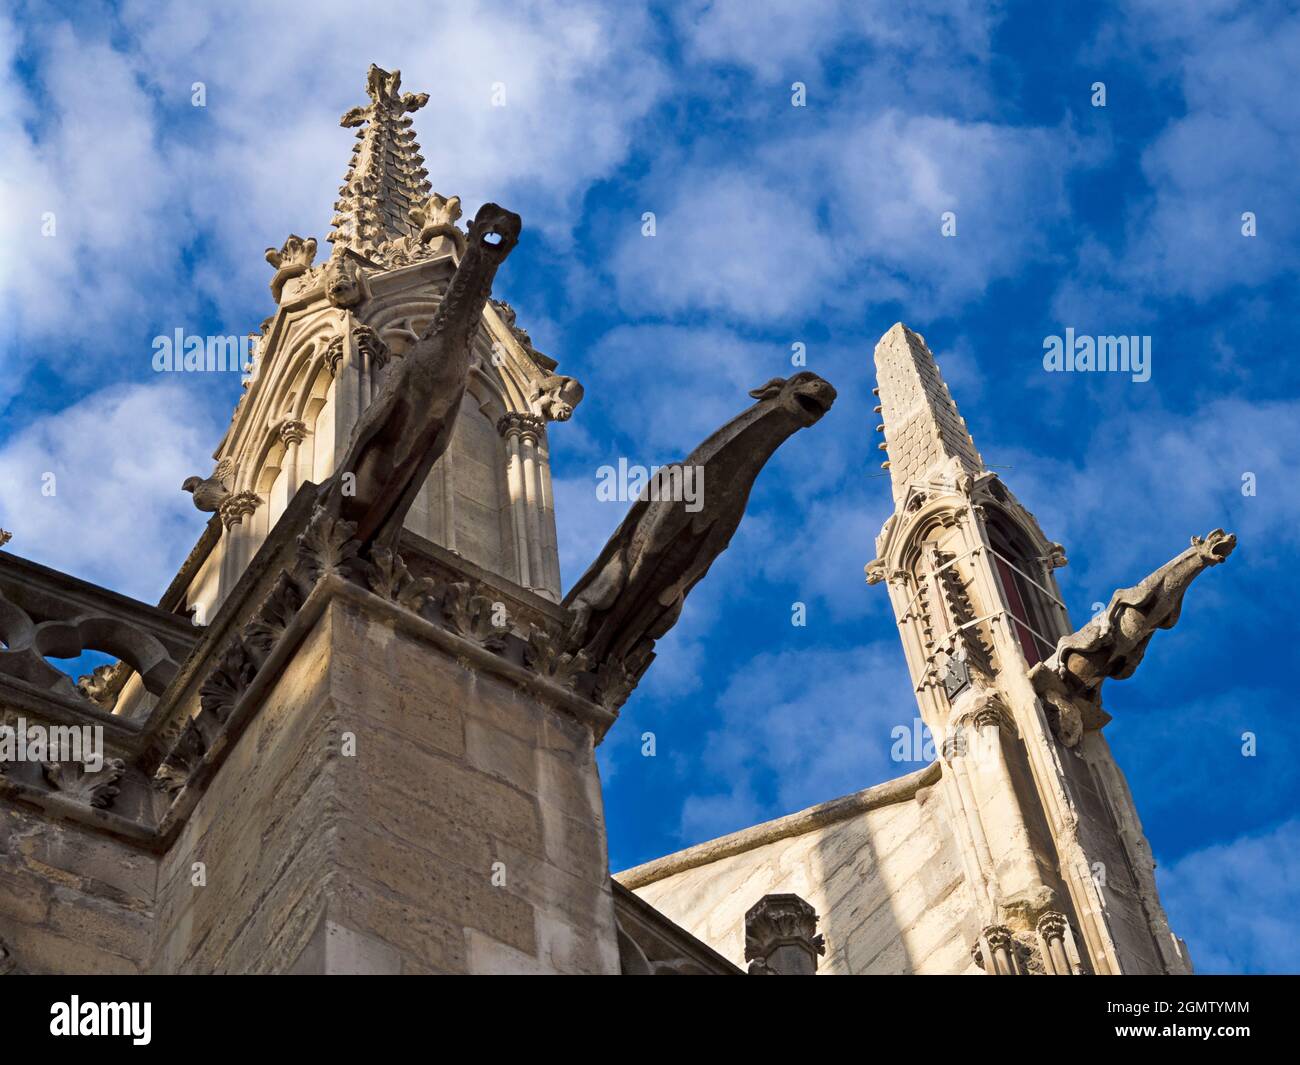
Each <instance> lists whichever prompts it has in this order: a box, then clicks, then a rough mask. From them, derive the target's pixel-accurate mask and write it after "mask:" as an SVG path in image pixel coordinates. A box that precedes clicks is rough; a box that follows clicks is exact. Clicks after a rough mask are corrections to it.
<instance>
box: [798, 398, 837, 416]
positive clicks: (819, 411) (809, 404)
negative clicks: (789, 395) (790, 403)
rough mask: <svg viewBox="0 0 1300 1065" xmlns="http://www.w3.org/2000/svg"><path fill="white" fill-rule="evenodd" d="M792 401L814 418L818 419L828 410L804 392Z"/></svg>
mask: <svg viewBox="0 0 1300 1065" xmlns="http://www.w3.org/2000/svg"><path fill="white" fill-rule="evenodd" d="M794 401H795V402H796V403H798V404H799V406H800V407H802V408H803V409H804V410H805V411H807V412H808V413H809V414H811V415H812V416H813V417H814V418H820V417H821V416H822V415H823V414H825V413H826V412H827V410H829V409H830V408H829V407H827V406H826V404H824V403H822V402H819V400H818V398H817V397H815V396H810V395H808V394H807V393H806V392H800V393H799V394H798V395H797V396H795V397H794Z"/></svg>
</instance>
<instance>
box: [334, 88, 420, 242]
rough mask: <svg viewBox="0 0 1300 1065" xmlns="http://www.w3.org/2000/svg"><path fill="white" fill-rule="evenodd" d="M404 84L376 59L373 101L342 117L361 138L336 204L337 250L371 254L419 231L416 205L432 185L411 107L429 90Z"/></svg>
mask: <svg viewBox="0 0 1300 1065" xmlns="http://www.w3.org/2000/svg"><path fill="white" fill-rule="evenodd" d="M401 84H402V73H401V71H400V70H394V71H393V72H392V73H391V74H390V73H389V72H388V71H386V70H380V69H379V67H377V66H375V65H374V64H373V63H372V64H371V65H370V72H369V74H368V75H367V78H366V93H367V95H369V97H370V103H369V104H367V105H366V106H365V107H354V108H352V110H350V111H349V112H348V113H347V114H345V115H344V116H343V117H342V118H341V119H340V120H339V124H340V125H342V126H345V127H348V128H352V127H356V128H357V144H356V146H355V147H354V148H353V149H352V161H351V163H350V164H349V166H348V173H347V177H346V178H344V180H343V185H342V187H341V188H340V189H339V198H338V200H337V202H335V204H334V212H335V213H334V218H333V219H332V220H331V224H332V225H333V226H334V227H335V229H334V232H333V233H331V234H330V237H329V239H330V240H331V241H333V242H334V246H335V250H336V251H337V250H338V249H339V248H350V249H351V250H352V251H355V252H357V253H358V254H361V255H370V254H371V253H372V252H374V251H375V249H377V248H378V247H379V246H381V245H383V244H386V243H388V242H389V241H392V240H398V239H400V238H403V237H416V236H418V235H419V232H420V226H419V225H418V224H417V222H416V221H415V220H413V219H412V218H411V209H412V208H416V210H417V211H418V210H421V209H422V208H423V207H424V206H425V204H426V202H427V200H428V197H429V193H430V192H431V191H432V187H431V186H430V184H429V182H428V181H427V180H426V179H427V177H428V171H427V170H425V169H424V165H423V164H424V157H423V156H422V155H421V154H420V146H419V145H418V144H417V143H416V140H415V133H414V132H413V131H412V129H411V118H410V117H409V115H408V114H407V113H408V112H410V111H418V110H419V109H420V108H421V107H423V106H424V105H425V104H426V103H428V101H429V96H428V94H427V93H410V92H408V93H399V92H398V90H399V89H400V87H401Z"/></svg>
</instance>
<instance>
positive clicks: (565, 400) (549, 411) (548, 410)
mask: <svg viewBox="0 0 1300 1065" xmlns="http://www.w3.org/2000/svg"><path fill="white" fill-rule="evenodd" d="M583 392H584V390H583V387H582V385H581V384H579V383H578V382H577V381H576V380H574V379H573V378H572V377H565V376H563V375H562V374H555V373H553V374H547V375H546V376H545V377H543V378H542V379H541V380H540V381H538V382H537V385H536V386H535V387H534V388H533V391H532V395H531V396H529V399H531V400H532V402H533V406H534V408H535V409H536V410H537V413H538V414H540V415H541V416H542V417H543V418H545V419H546V420H547V421H553V422H567V421H568V420H569V419H570V418H572V417H573V408H574V407H576V406H577V405H578V404H579V403H581V402H582V397H583Z"/></svg>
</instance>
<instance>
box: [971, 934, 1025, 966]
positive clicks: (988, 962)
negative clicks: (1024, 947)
mask: <svg viewBox="0 0 1300 1065" xmlns="http://www.w3.org/2000/svg"><path fill="white" fill-rule="evenodd" d="M971 957H973V958H974V959H975V964H976V965H978V966H979V967H980V968H981V969H983V970H984V972H985V973H986V974H988V975H989V976H1022V975H1024V974H1023V971H1022V970H1021V968H1020V959H1019V957H1018V956H1017V952H1016V941H1015V937H1014V936H1013V935H1012V934H1011V929H1010V928H1008V927H1007V926H1006V925H1000V924H996V925H989V926H988V927H987V928H985V929H984V930H983V931H982V932H981V933H980V937H979V939H978V940H977V941H976V943H975V946H973V947H972V948H971Z"/></svg>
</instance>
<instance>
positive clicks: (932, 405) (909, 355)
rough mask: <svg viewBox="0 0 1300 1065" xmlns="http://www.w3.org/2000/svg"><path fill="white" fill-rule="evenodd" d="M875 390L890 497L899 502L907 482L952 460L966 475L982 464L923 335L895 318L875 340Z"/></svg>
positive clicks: (938, 471)
mask: <svg viewBox="0 0 1300 1065" xmlns="http://www.w3.org/2000/svg"><path fill="white" fill-rule="evenodd" d="M875 362H876V379H877V382H878V387H877V388H876V389H875V392H876V394H877V395H878V396H879V397H880V404H879V413H880V422H881V424H880V426H878V431H882V432H883V433H884V435H885V440H884V443H882V444H881V445H880V447H881V448H882V449H883V450H885V451H887V452H888V454H889V459H888V463H887V464H886V467H885V468H887V469H888V470H889V475H890V481H891V483H892V485H893V491H894V502H895V503H896V504H901V503H902V502H903V500H904V498H905V497H906V495H907V490H908V486H909V485H911V484H913V483H916V482H922V481H926V480H929V479H932V478H935V477H937V476H939V475H941V474H942V473H943V472H945V471H946V470H948V469H950V468H951V466H952V463H953V461H954V460H956V461H957V462H958V463H960V465H961V466H962V467H963V468H965V470H966V471H967V472H969V473H971V474H976V473H979V472H981V471H982V470H983V468H984V464H983V460H981V458H980V455H979V452H978V451H977V450H976V449H975V442H974V441H973V440H972V439H971V436H970V433H969V432H968V431H967V429H966V422H965V420H964V419H963V418H962V417H961V414H960V412H959V411H958V410H957V404H956V403H955V402H954V401H953V398H952V395H951V393H949V391H948V386H947V385H946V384H945V383H944V380H943V376H942V375H941V374H940V372H939V366H938V364H937V363H936V362H935V359H934V355H933V354H932V353H931V351H930V349H929V348H928V347H927V346H926V343H925V338H924V337H923V336H921V334H919V333H916V332H913V331H912V330H911V329H909V328H908V327H907V326H906V325H904V324H903V323H902V322H896V323H895V324H894V325H893V326H892V327H891V328H890V329H889V331H888V332H887V333H885V335H884V336H883V337H881V338H880V343H879V344H877V345H876V353H875Z"/></svg>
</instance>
